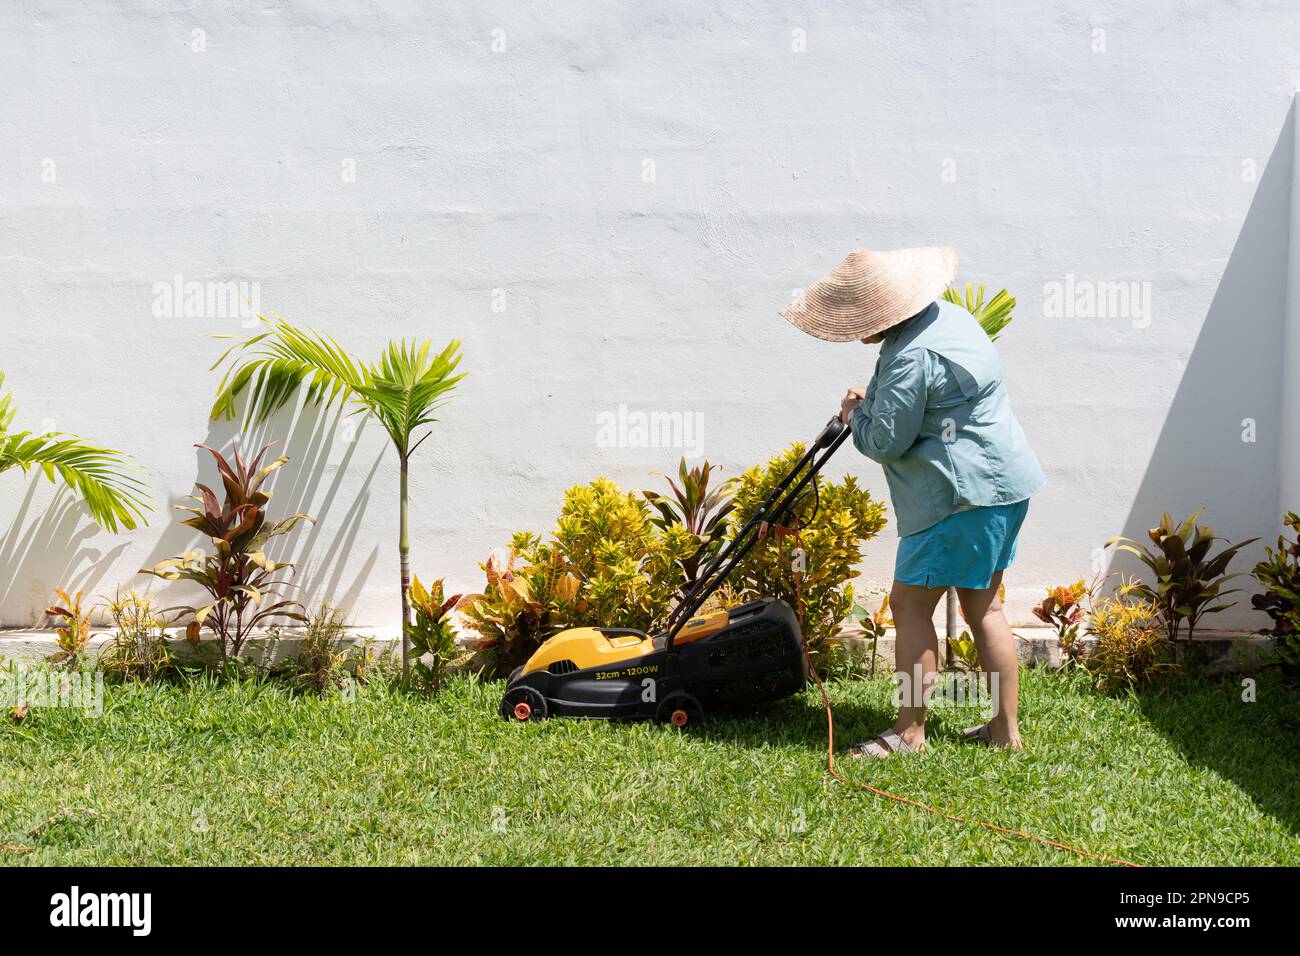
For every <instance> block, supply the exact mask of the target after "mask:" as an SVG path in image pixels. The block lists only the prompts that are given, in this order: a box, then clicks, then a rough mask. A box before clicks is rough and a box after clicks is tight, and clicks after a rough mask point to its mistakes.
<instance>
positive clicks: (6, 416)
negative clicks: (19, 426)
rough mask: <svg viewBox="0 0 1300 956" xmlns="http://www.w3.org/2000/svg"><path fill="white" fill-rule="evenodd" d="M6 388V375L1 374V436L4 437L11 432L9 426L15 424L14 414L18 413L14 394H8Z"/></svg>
mask: <svg viewBox="0 0 1300 956" xmlns="http://www.w3.org/2000/svg"><path fill="white" fill-rule="evenodd" d="M4 387H5V373H4V372H0V435H3V434H4V433H5V432H7V431H8V430H9V425H10V423H12V422H13V420H14V412H15V411H16V409H15V408H14V401H13V394H12V393H11V392H6V391H5V390H4Z"/></svg>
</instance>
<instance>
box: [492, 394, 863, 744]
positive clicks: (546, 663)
mask: <svg viewBox="0 0 1300 956" xmlns="http://www.w3.org/2000/svg"><path fill="white" fill-rule="evenodd" d="M848 434H849V429H848V426H846V425H844V424H843V423H841V422H840V420H839V419H838V418H833V419H831V420H830V422H828V423H827V424H826V427H825V428H823V429H822V432H821V434H820V435H818V436H817V439H816V440H815V441H814V442H813V444H812V446H811V447H810V448H809V449H808V451H807V452H806V453H805V454H804V455H803V457H802V458H800V459H799V461H798V463H797V464H796V465H795V466H794V467H793V468H792V469H791V470H790V472H789V473H788V474H787V475H785V476H784V477H783V478H782V479H781V481H780V482H779V483H778V484H777V486H776V487H775V488H774V489H773V490H772V493H771V494H770V495H769V496H768V497H767V499H766V500H765V501H764V502H763V503H762V504H761V505H759V507H758V508H757V510H756V511H755V512H754V514H753V515H752V516H751V517H750V519H749V520H748V521H747V522H746V523H745V525H744V526H743V527H742V528H741V529H740V530H739V531H738V532H737V533H736V535H735V536H734V537H733V538H732V540H731V541H730V542H729V543H728V545H727V547H726V548H724V549H723V550H722V552H721V553H719V554H718V556H717V557H716V558H714V559H713V560H712V561H711V562H709V564H708V565H707V566H706V567H705V569H704V571H703V572H702V573H701V574H700V576H699V578H697V580H696V582H695V584H694V585H693V586H692V587H691V588H690V589H689V590H688V591H687V593H686V594H685V595H684V596H683V597H682V599H681V601H680V602H679V603H678V604H677V606H676V607H675V608H673V610H672V612H671V613H670V614H669V617H668V621H667V626H666V627H665V628H664V630H663V632H662V633H660V634H654V635H650V634H646V633H644V632H643V631H637V630H633V629H631V628H612V627H575V628H570V629H569V630H566V631H561V632H560V633H558V634H556V635H554V636H552V637H551V638H549V639H548V640H547V641H546V642H545V643H543V644H542V645H541V647H539V648H538V649H537V651H536V652H535V653H534V654H533V656H532V657H530V658H529V659H528V661H527V662H526V663H525V664H524V665H523V666H522V667H520V668H519V669H518V670H516V671H515V673H513V674H512V675H510V680H509V682H508V683H507V686H506V692H505V695H504V696H503V697H502V698H501V707H500V713H501V716H502V717H503V718H504V719H507V720H519V721H523V720H539V719H541V718H544V717H591V718H596V719H601V720H638V719H641V720H643V719H657V720H660V721H664V722H666V723H672V724H673V725H675V726H677V727H685V726H687V725H688V724H693V723H697V722H699V721H700V720H701V719H703V717H704V715H705V713H706V712H707V711H711V710H713V709H714V708H718V707H735V706H743V705H750V704H756V703H762V702H766V701H774V700H780V699H782V698H784V697H789V696H790V695H792V694H794V693H797V692H798V691H800V690H801V689H803V686H804V684H805V683H806V682H807V680H808V661H807V658H806V657H805V655H804V646H803V632H802V631H801V629H800V627H799V620H798V618H797V617H796V616H795V613H794V611H793V610H792V609H791V608H790V606H789V605H788V604H786V603H785V602H784V601H781V600H779V599H777V598H763V599H760V600H757V601H751V602H749V603H748V604H742V605H739V606H738V607H732V608H727V609H726V610H720V611H713V612H711V613H709V614H703V615H700V613H699V612H700V609H701V608H702V607H703V606H704V604H705V602H706V601H708V599H709V598H710V597H711V596H712V595H713V594H714V592H716V591H717V590H718V588H719V587H721V586H722V584H723V582H725V581H726V580H727V576H728V575H729V574H730V573H731V572H732V571H733V570H734V569H735V567H736V566H737V564H739V563H740V561H741V560H743V559H744V557H745V556H746V555H747V554H748V553H749V552H750V550H751V549H752V548H753V547H754V545H755V544H757V543H758V542H759V541H760V540H762V538H763V537H764V535H766V533H767V531H768V529H769V528H779V527H780V526H781V522H782V521H783V520H784V519H785V518H786V517H787V516H788V515H789V514H790V513H791V510H792V509H793V508H794V505H795V502H796V501H798V500H799V499H800V497H801V496H802V495H803V494H804V493H805V492H806V491H808V489H809V486H810V485H811V486H812V493H813V494H816V481H817V473H818V472H819V471H820V470H821V468H822V466H823V465H825V464H826V462H827V460H828V459H829V458H830V457H831V455H833V454H835V451H836V450H837V449H838V448H839V447H840V445H842V444H843V443H844V440H845V438H846V437H847V436H848Z"/></svg>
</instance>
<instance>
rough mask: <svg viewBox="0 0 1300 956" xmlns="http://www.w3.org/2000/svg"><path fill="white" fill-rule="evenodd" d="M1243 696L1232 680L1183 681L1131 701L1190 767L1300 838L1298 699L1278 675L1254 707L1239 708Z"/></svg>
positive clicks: (1265, 683) (1265, 682) (1261, 686)
mask: <svg viewBox="0 0 1300 956" xmlns="http://www.w3.org/2000/svg"><path fill="white" fill-rule="evenodd" d="M1242 691H1243V688H1242V687H1241V685H1240V684H1239V683H1237V682H1236V681H1234V680H1231V679H1226V678H1225V679H1224V680H1222V681H1219V682H1215V683H1210V682H1208V681H1205V680H1200V679H1195V678H1185V679H1181V680H1175V681H1172V682H1170V683H1169V684H1167V685H1165V686H1161V687H1156V688H1146V689H1143V690H1140V691H1138V692H1137V694H1136V696H1137V700H1138V704H1139V707H1140V708H1141V710H1142V713H1143V715H1144V716H1145V717H1146V718H1147V719H1148V720H1149V721H1150V722H1151V725H1152V726H1153V727H1155V729H1156V730H1157V731H1159V732H1160V733H1161V734H1162V735H1163V736H1164V737H1165V738H1166V739H1167V740H1168V741H1169V742H1170V743H1172V744H1173V745H1174V746H1176V747H1177V748H1178V750H1179V752H1180V753H1181V754H1182V755H1183V757H1185V758H1186V760H1187V762H1188V763H1190V764H1193V765H1195V766H1200V767H1207V768H1209V769H1211V770H1213V771H1214V772H1215V773H1216V774H1217V775H1219V776H1220V777H1222V778H1224V779H1225V780H1231V781H1232V783H1233V784H1235V785H1236V786H1237V787H1238V788H1239V789H1240V790H1241V791H1242V792H1243V793H1245V794H1246V795H1247V796H1248V797H1250V799H1251V801H1252V802H1253V803H1254V804H1255V806H1257V807H1258V808H1259V809H1260V810H1261V811H1262V812H1264V813H1267V814H1268V815H1269V816H1271V817H1272V818H1273V819H1275V820H1277V821H1278V822H1279V823H1281V824H1282V825H1283V826H1285V827H1286V828H1287V829H1288V830H1289V831H1290V832H1292V833H1295V834H1300V799H1298V795H1300V733H1297V727H1296V725H1295V720H1296V719H1297V716H1296V711H1297V703H1296V701H1297V695H1296V694H1295V693H1294V692H1291V691H1288V690H1286V689H1284V688H1283V687H1282V682H1281V679H1280V677H1279V675H1278V674H1276V673H1266V674H1264V675H1263V676H1261V677H1260V679H1259V683H1258V686H1257V689H1256V699H1255V701H1254V702H1252V703H1250V704H1246V703H1243V702H1242V699H1241V697H1242ZM1225 862H1226V861H1225Z"/></svg>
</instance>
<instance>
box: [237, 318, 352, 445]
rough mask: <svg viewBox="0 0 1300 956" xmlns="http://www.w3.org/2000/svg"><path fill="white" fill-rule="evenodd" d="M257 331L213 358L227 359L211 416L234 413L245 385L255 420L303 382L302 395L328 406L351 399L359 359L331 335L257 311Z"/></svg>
mask: <svg viewBox="0 0 1300 956" xmlns="http://www.w3.org/2000/svg"><path fill="white" fill-rule="evenodd" d="M260 321H261V322H262V324H263V331H261V332H259V333H257V334H256V335H252V336H250V337H248V338H247V339H244V340H243V341H240V342H237V343H235V344H234V345H232V346H231V347H230V348H228V349H226V351H225V352H223V353H222V355H221V357H220V358H219V359H217V361H216V362H214V363H213V365H212V367H213V368H214V369H215V368H217V367H218V366H219V365H221V364H222V363H224V362H225V361H226V360H227V359H229V360H230V366H229V367H228V368H227V369H226V372H225V374H224V375H223V377H222V379H221V384H220V385H219V386H218V388H217V398H216V401H215V402H214V403H213V406H212V413H211V417H212V418H213V419H218V418H226V419H230V418H234V417H235V401H236V399H237V398H239V396H240V395H241V394H242V393H244V392H245V391H247V393H248V413H249V417H250V419H251V421H252V423H254V424H260V423H261V422H264V421H265V420H266V419H267V418H269V417H270V416H271V415H272V414H274V413H275V412H276V411H277V410H278V409H280V408H281V407H283V406H284V405H286V404H288V403H289V401H290V400H292V399H293V398H294V397H295V396H296V395H297V394H298V390H299V389H300V388H301V387H302V386H303V385H306V386H307V401H308V402H309V403H312V404H321V405H323V406H325V407H326V408H328V407H329V406H330V405H332V404H334V402H336V401H338V402H340V403H344V402H347V401H348V400H350V399H352V400H355V399H357V395H356V394H355V392H356V389H357V388H359V387H361V386H362V385H363V384H364V383H365V380H366V371H365V369H364V368H363V367H362V365H361V364H360V363H359V362H357V361H356V360H355V359H353V358H352V356H350V355H348V353H347V352H345V351H344V350H343V347H342V346H341V345H339V344H338V342H336V341H335V340H334V339H333V338H331V337H330V336H328V335H324V334H322V333H320V332H316V331H314V330H312V329H299V328H297V327H295V326H293V325H290V324H289V323H288V322H286V321H285V320H284V319H268V318H266V317H265V316H262V317H261V319H260Z"/></svg>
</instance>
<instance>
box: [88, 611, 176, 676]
mask: <svg viewBox="0 0 1300 956" xmlns="http://www.w3.org/2000/svg"><path fill="white" fill-rule="evenodd" d="M107 609H108V614H109V617H111V618H112V619H113V641H112V643H111V644H109V645H108V647H106V648H104V651H103V653H101V654H100V655H99V666H100V668H101V669H102V670H103V671H104V672H105V673H108V674H117V675H120V676H121V677H126V678H139V679H141V680H152V679H153V678H155V677H157V676H158V675H159V674H161V673H163V672H164V671H167V670H169V669H170V668H171V667H172V666H173V664H174V661H173V659H172V654H171V651H170V650H169V649H168V647H167V630H166V627H167V621H166V618H165V617H164V615H163V613H162V612H161V611H159V610H158V609H156V608H155V607H154V601H153V597H152V596H150V595H148V594H141V593H140V592H138V591H127V592H126V593H123V592H122V591H120V590H119V591H118V592H117V593H116V594H115V595H114V596H113V599H112V600H111V601H109V602H108V603H107Z"/></svg>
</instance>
